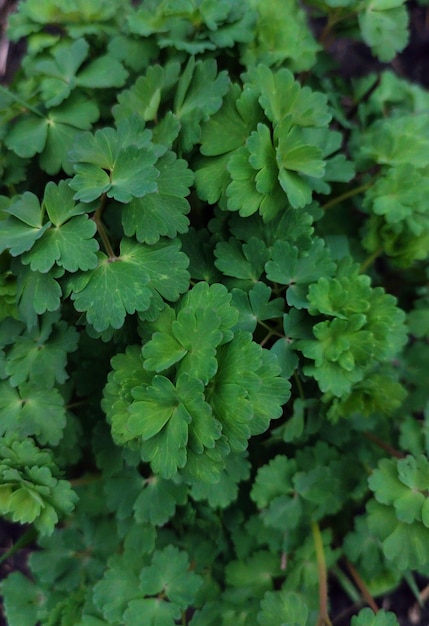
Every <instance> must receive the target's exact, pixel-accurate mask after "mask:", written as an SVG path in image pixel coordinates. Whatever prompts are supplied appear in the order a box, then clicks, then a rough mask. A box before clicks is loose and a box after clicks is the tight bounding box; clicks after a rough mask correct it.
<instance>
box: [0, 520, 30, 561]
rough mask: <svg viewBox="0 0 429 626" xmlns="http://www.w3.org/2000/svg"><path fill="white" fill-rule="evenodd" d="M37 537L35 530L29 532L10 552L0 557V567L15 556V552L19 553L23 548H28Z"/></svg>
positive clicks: (7, 551) (22, 536)
mask: <svg viewBox="0 0 429 626" xmlns="http://www.w3.org/2000/svg"><path fill="white" fill-rule="evenodd" d="M36 537H37V532H36V530H35V529H34V528H30V529H29V530H27V531H26V532H25V533H24V534H23V535H21V537H20V538H19V539H18V541H17V542H16V543H15V544H14V545H13V546H12V547H11V548H10V549H9V550H6V552H5V553H4V554H2V555H1V556H0V565H1V564H2V563H4V562H5V561H7V559H9V558H10V557H11V556H13V555H14V554H15V552H18V550H20V549H21V548H25V546H28V544H29V543H31V542H32V541H34V539H36Z"/></svg>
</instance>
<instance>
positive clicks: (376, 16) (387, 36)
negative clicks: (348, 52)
mask: <svg viewBox="0 0 429 626" xmlns="http://www.w3.org/2000/svg"><path fill="white" fill-rule="evenodd" d="M358 19H359V26H360V28H361V32H362V36H363V38H364V40H365V42H366V43H367V44H368V45H369V46H371V47H372V49H373V51H374V52H375V54H376V55H377V57H378V58H379V59H380V61H384V62H388V61H391V60H392V59H393V57H394V56H395V54H396V53H397V52H402V50H403V49H404V48H405V46H406V45H407V43H408V28H407V26H408V13H407V11H406V8H405V6H404V0H393V2H388V3H386V2H385V0H371V2H369V1H367V2H366V3H365V10H363V11H359V13H358Z"/></svg>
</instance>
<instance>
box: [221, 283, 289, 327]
mask: <svg viewBox="0 0 429 626" xmlns="http://www.w3.org/2000/svg"><path fill="white" fill-rule="evenodd" d="M232 298H233V304H234V306H236V307H237V309H238V310H239V312H240V317H239V321H238V323H237V329H239V330H246V331H248V332H253V331H254V330H255V328H256V326H257V324H258V323H259V322H263V321H265V320H269V319H275V318H282V317H283V309H284V301H283V299H282V298H275V299H274V300H270V298H271V289H270V287H268V285H266V284H265V283H262V282H257V283H256V284H255V286H254V287H253V288H252V289H251V290H250V291H249V293H248V294H247V293H246V292H244V291H242V290H241V289H233V290H232Z"/></svg>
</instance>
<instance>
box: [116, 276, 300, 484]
mask: <svg viewBox="0 0 429 626" xmlns="http://www.w3.org/2000/svg"><path fill="white" fill-rule="evenodd" d="M237 318H238V311H237V310H236V309H235V308H234V307H233V306H232V305H231V296H230V294H228V292H227V290H226V289H225V288H224V287H222V286H221V285H218V284H214V285H212V286H210V287H209V286H208V285H207V284H206V283H198V284H197V285H196V286H195V287H194V288H193V289H192V290H191V291H189V292H188V293H187V294H186V296H184V297H183V298H182V299H181V301H180V302H179V304H178V305H177V306H176V309H172V308H170V307H168V308H166V309H165V310H164V311H163V312H162V313H161V315H160V316H159V318H158V320H157V321H156V322H155V323H154V324H153V331H154V332H153V333H152V334H151V335H149V341H147V342H146V343H145V345H144V346H143V350H142V357H143V360H142V361H141V363H140V362H139V359H138V357H136V355H135V356H133V357H132V359H133V360H132V361H131V360H130V359H127V358H126V357H123V358H122V359H121V361H118V360H117V359H116V360H115V361H114V362H113V366H114V368H115V372H114V373H112V375H111V379H110V382H109V383H108V385H107V387H106V390H105V394H106V399H107V398H109V397H112V392H113V394H114V389H115V388H116V389H118V391H119V389H121V388H122V389H123V391H122V392H119V393H120V395H121V396H122V397H123V398H124V400H122V401H120V402H119V404H117V403H114V404H113V406H111V405H110V403H109V402H106V403H105V406H106V407H107V413H108V418H109V421H110V422H111V424H112V432H113V433H114V434H115V433H117V434H116V437H119V438H120V439H122V440H124V441H134V440H135V441H138V442H139V447H140V452H141V455H142V457H143V458H144V459H145V460H147V461H149V462H150V463H151V465H152V468H153V470H154V472H156V473H157V474H160V475H161V476H164V477H166V478H170V477H171V476H174V474H175V473H176V472H177V471H178V469H182V468H184V467H185V466H186V464H187V463H188V466H187V470H186V471H187V472H188V475H190V476H192V475H193V474H194V472H195V471H196V466H197V465H198V460H197V459H198V458H202V459H203V460H202V461H201V462H200V463H199V465H200V470H199V471H201V472H202V479H203V481H205V482H207V481H208V482H212V481H213V479H215V480H218V479H219V471H220V469H222V467H223V461H222V457H223V456H225V454H227V453H228V451H229V449H231V450H233V451H242V450H244V449H245V448H246V447H247V441H248V439H249V437H250V436H251V435H252V434H258V433H261V432H264V430H266V428H267V427H268V425H269V422H270V420H271V419H273V418H276V417H278V416H279V415H280V413H281V405H282V404H283V403H284V402H286V400H287V398H288V396H289V393H288V389H289V385H288V383H287V382H286V381H285V380H283V379H281V378H280V377H279V376H278V372H279V368H278V365H277V362H276V358H275V357H274V355H272V354H270V353H268V352H267V351H264V350H263V349H262V348H260V346H258V345H257V344H256V343H254V342H252V338H251V335H250V334H247V333H242V332H239V333H236V334H235V335H234V334H233V332H232V330H231V329H232V327H233V326H234V325H235V323H236V321H237ZM146 332H147V331H146ZM130 358H131V355H130ZM136 359H137V360H136ZM136 367H137V368H140V370H141V373H140V375H139V374H137V376H134V375H132V376H131V378H129V375H130V374H131V371H135V372H137V371H138V370H137V371H136V369H135V368H136ZM130 368H132V369H130ZM127 372H130V374H127ZM150 372H156V374H155V375H150ZM139 378H140V381H139V383H137V380H138V379H139ZM118 385H119V387H118ZM126 390H128V391H126ZM113 397H114V395H113ZM118 400H119V398H118ZM213 453H214V456H213ZM219 454H220V456H219ZM204 463H205V464H206V465H207V468H206V469H205V470H204ZM210 467H211V469H210Z"/></svg>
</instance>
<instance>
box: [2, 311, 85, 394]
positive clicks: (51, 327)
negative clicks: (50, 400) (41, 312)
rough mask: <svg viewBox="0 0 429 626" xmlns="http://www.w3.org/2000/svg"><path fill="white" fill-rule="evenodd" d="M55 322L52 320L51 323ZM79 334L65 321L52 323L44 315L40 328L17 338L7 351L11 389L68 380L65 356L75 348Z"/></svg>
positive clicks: (47, 385) (41, 385) (49, 385)
mask: <svg viewBox="0 0 429 626" xmlns="http://www.w3.org/2000/svg"><path fill="white" fill-rule="evenodd" d="M53 321H54V322H56V320H55V318H54V320H53ZM77 342H78V334H77V332H76V330H75V329H74V328H73V327H68V326H67V324H66V323H65V322H56V323H54V324H53V323H52V320H51V319H50V316H48V315H45V316H44V317H43V318H42V319H41V321H40V325H39V327H36V328H34V329H33V330H32V331H31V332H28V333H27V334H26V335H25V336H21V337H17V338H16V340H15V342H14V344H13V346H12V348H11V349H10V351H9V352H8V358H7V364H6V373H7V374H8V376H9V377H10V378H9V382H10V383H11V385H13V386H17V385H20V384H21V383H23V382H25V381H29V382H31V383H33V384H34V385H37V386H38V387H42V388H45V387H46V388H50V387H53V386H54V384H55V381H57V382H59V383H63V382H65V381H66V380H67V378H68V374H67V372H66V369H65V368H66V365H67V353H69V352H74V351H75V350H76V348H77Z"/></svg>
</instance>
